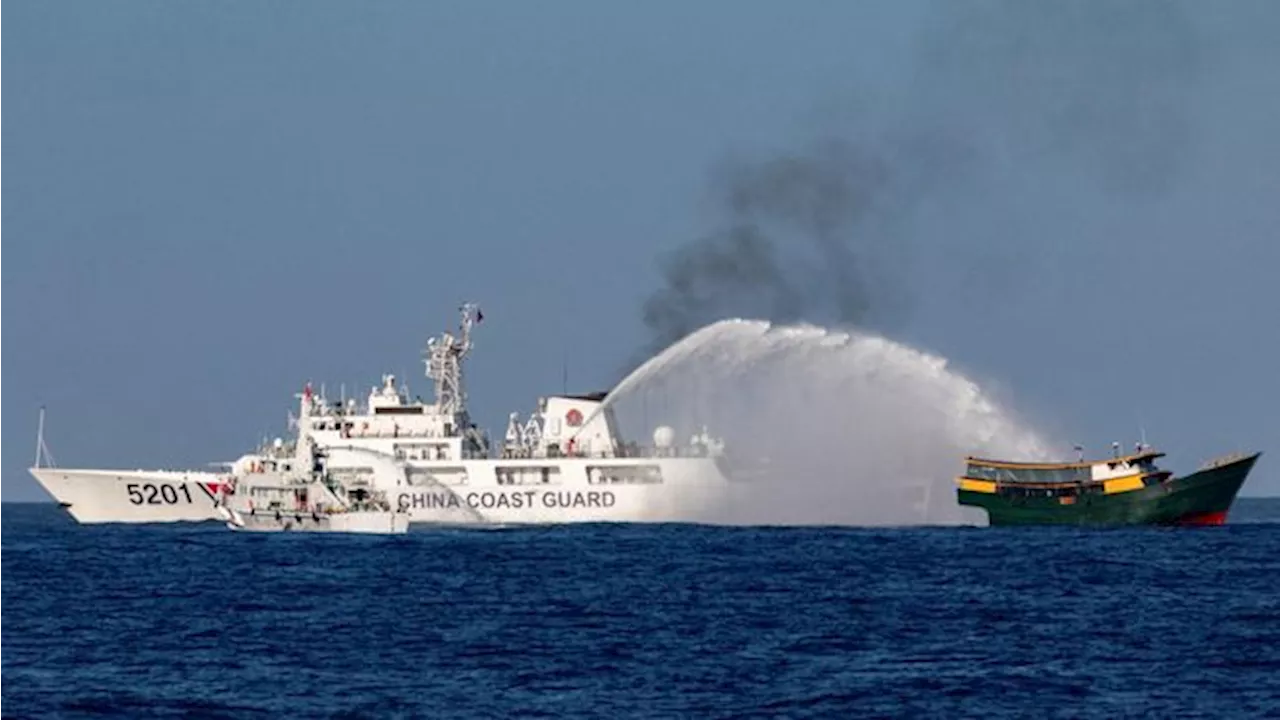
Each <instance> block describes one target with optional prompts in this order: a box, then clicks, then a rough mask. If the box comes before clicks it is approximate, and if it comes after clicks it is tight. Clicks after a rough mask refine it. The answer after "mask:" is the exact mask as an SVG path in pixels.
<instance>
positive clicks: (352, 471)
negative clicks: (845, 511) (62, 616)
mask: <svg viewBox="0 0 1280 720" xmlns="http://www.w3.org/2000/svg"><path fill="white" fill-rule="evenodd" d="M461 312H462V322H461V324H460V327H459V333H458V335H456V336H455V335H453V334H452V333H447V332H446V333H444V334H442V335H441V336H439V337H435V338H431V339H430V340H428V342H427V353H426V360H425V362H426V374H427V377H429V378H431V380H432V381H433V382H434V385H435V401H434V402H432V403H425V402H421V401H417V400H411V399H410V398H409V397H408V395H407V393H406V392H405V391H404V390H403V388H401V387H399V386H397V384H396V379H395V377H394V376H391V375H386V376H384V377H383V381H382V384H381V386H380V387H375V388H373V389H372V391H371V392H370V393H369V396H368V400H367V402H366V403H365V404H364V405H363V406H360V405H359V404H358V403H357V402H356V401H355V400H354V399H351V400H348V401H346V402H342V401H338V402H331V401H329V400H328V399H327V398H325V397H323V396H322V394H317V393H315V392H313V391H312V389H311V386H310V385H309V384H308V385H307V387H306V388H305V389H304V390H303V392H302V394H301V396H300V400H301V402H300V405H299V414H298V417H297V419H296V427H297V432H296V435H295V436H294V437H293V438H291V439H290V440H288V441H285V440H282V439H279V438H277V439H276V441H275V442H274V443H272V444H271V445H270V446H268V447H263V448H260V449H259V451H257V452H255V453H252V454H249V455H245V456H244V457H241V458H240V459H239V460H237V461H236V462H235V463H233V464H232V465H231V468H230V472H229V473H225V474H215V473H202V472H181V471H178V472H173V471H168V472H166V471H120V470H64V469H58V468H49V467H40V466H39V462H37V467H34V468H32V469H31V473H32V475H34V476H35V477H36V479H37V480H38V481H39V482H40V484H41V485H43V486H44V487H45V489H46V490H48V491H49V493H50V494H52V495H53V496H54V498H56V499H57V500H58V501H59V502H60V503H62V505H63V507H65V508H66V509H67V510H68V512H70V513H71V515H72V516H73V517H75V518H76V519H77V520H79V521H80V522H85V523H90V522H169V521H187V520H212V519H218V518H219V517H220V516H219V513H218V511H217V509H216V507H217V505H218V503H219V497H220V495H221V494H222V493H223V485H224V484H226V483H228V482H232V481H234V479H235V478H243V477H246V476H249V475H252V474H254V473H259V472H276V471H282V470H284V471H287V470H289V469H290V467H291V466H292V465H293V464H294V463H297V462H298V460H297V458H299V457H302V455H303V454H305V452H307V451H306V450H304V448H305V447H309V446H312V445H314V446H315V447H316V448H319V449H321V450H323V451H324V453H325V455H326V456H327V464H328V470H329V472H330V473H332V474H333V475H334V476H335V477H338V478H340V479H342V481H343V482H356V479H357V478H364V479H365V480H366V481H367V482H369V483H370V486H371V487H375V488H378V489H379V490H383V491H385V492H386V493H387V496H388V497H389V498H391V500H392V502H393V503H394V507H395V508H396V509H403V510H405V511H407V512H408V513H409V516H410V521H411V522H413V523H431V524H449V525H453V524H464V525H465V524H521V523H566V522H679V521H691V520H695V519H696V518H698V517H700V516H703V515H704V512H703V511H704V510H705V509H706V508H707V507H708V505H709V504H712V503H717V502H720V501H722V499H723V495H722V493H723V492H724V491H725V489H726V487H727V485H728V483H727V477H726V475H725V474H724V473H723V472H722V470H721V466H722V463H721V462H720V458H721V452H722V449H723V448H722V444H721V443H719V442H718V441H716V440H713V439H712V438H710V437H708V436H707V434H706V432H705V430H704V431H703V432H702V433H700V434H698V435H695V436H694V437H693V438H692V439H691V440H690V442H689V444H688V445H686V446H683V447H677V446H676V444H675V442H674V440H675V433H674V431H673V430H672V429H671V428H670V427H665V426H663V427H658V428H656V429H655V430H654V432H653V446H652V447H646V448H642V447H640V446H639V445H638V444H636V443H625V442H623V441H622V440H621V438H620V437H619V433H618V430H617V424H616V420H615V418H614V415H613V412H612V411H611V409H610V408H609V407H608V404H607V402H606V394H604V393H596V394H591V395H556V396H551V397H546V398H542V399H541V400H539V402H538V406H537V408H536V410H535V411H534V412H533V413H532V414H531V416H530V417H529V418H528V419H527V420H526V421H524V422H521V421H520V419H519V417H518V415H517V414H515V413H513V414H512V415H511V417H510V419H509V422H508V425H507V430H506V433H505V436H504V439H503V443H502V446H501V448H499V449H497V452H496V453H495V452H494V451H493V450H492V449H491V447H490V441H489V437H488V435H487V433H485V432H483V431H482V430H480V429H479V428H477V427H476V425H475V424H474V423H472V421H471V418H470V415H469V413H468V411H467V409H466V393H465V389H464V384H463V360H464V359H465V358H466V356H467V355H468V353H469V352H470V351H471V348H472V342H471V331H472V327H473V326H474V324H475V323H476V322H477V321H478V320H479V318H480V317H481V316H480V315H479V311H478V309H477V308H476V307H475V306H474V305H472V304H466V305H463V306H462V308H461Z"/></svg>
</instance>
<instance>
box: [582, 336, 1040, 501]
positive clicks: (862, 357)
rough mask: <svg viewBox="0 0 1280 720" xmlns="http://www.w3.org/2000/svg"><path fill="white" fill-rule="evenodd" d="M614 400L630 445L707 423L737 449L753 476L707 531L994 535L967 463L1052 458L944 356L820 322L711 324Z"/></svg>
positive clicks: (636, 376)
mask: <svg viewBox="0 0 1280 720" xmlns="http://www.w3.org/2000/svg"><path fill="white" fill-rule="evenodd" d="M606 402H607V404H608V405H609V406H610V407H612V408H613V410H614V412H615V414H616V415H617V417H618V420H619V423H620V425H621V426H622V430H623V431H624V433H625V434H627V435H628V436H630V437H646V436H648V435H649V434H650V433H651V432H652V429H653V427H654V426H656V425H658V424H668V425H672V426H673V427H674V428H675V429H676V431H677V433H678V437H682V438H688V437H689V436H690V435H691V434H692V433H693V432H696V431H697V429H698V428H699V427H700V426H701V425H702V424H705V425H707V426H708V430H709V431H710V433H711V434H712V435H713V436H718V437H721V438H723V439H724V440H725V441H726V443H727V449H728V451H729V454H730V456H731V457H732V458H733V459H734V461H735V463H736V464H737V465H738V467H740V468H744V469H742V470H740V471H739V472H736V473H735V478H737V479H738V480H739V481H740V482H735V483H734V484H733V486H732V488H731V489H730V490H728V491H727V492H726V495H725V497H724V498H723V500H722V501H721V502H719V503H716V504H714V506H713V507H712V508H711V509H710V510H708V511H707V516H706V517H705V518H702V519H703V520H705V521H706V522H716V523H732V524H766V525H768V524H837V525H913V524H982V523H984V522H985V514H984V513H982V512H981V511H978V510H973V509H971V508H961V507H959V506H958V505H957V504H956V501H955V485H954V478H955V476H956V475H958V474H960V472H961V471H962V470H963V458H964V456H965V455H986V456H994V457H1007V458H1010V459H1046V458H1047V457H1048V453H1047V452H1046V450H1047V448H1048V447H1050V445H1049V444H1048V443H1046V442H1045V441H1043V440H1042V439H1041V438H1040V436H1039V435H1038V434H1037V433H1036V432H1034V431H1033V430H1031V429H1029V428H1027V427H1025V426H1024V425H1022V424H1021V423H1020V422H1018V421H1017V420H1016V418H1014V417H1013V415H1012V414H1011V413H1010V412H1008V411H1006V410H1005V409H1003V408H1001V407H999V406H997V405H996V404H995V403H994V401H992V400H991V399H990V398H989V397H987V396H986V395H985V394H984V393H983V392H982V390H981V388H979V387H978V386H977V385H976V384H975V383H974V382H973V381H971V380H969V379H968V378H966V377H964V376H963V375H961V374H959V373H956V372H954V371H952V370H951V369H949V368H948V367H947V361H946V359H945V358H942V357H939V356H936V355H931V354H928V353H925V352H921V351H919V350H916V349H914V348H911V347H908V346H906V345H903V344H901V343H897V342H894V341H892V340H889V339H886V338H884V337H881V336H878V335H875V334H871V333H865V332H861V331H857V330H828V329H825V328H821V327H817V326H813V325H773V324H770V323H767V322H763V321H756V320H723V321H720V322H717V323H714V324H712V325H708V326H706V327H704V328H702V329H701V330H698V331H697V332H695V333H693V334H691V335H689V336H687V337H685V338H684V339H682V340H680V341H679V342H677V343H675V344H674V345H672V346H671V347H669V348H668V349H667V350H665V351H664V352H662V353H660V354H658V355H657V356H655V357H653V358H651V359H650V360H649V361H648V362H646V363H645V364H643V365H641V366H640V367H639V368H637V369H636V370H635V371H634V372H633V373H631V374H630V375H629V376H627V378H625V379H624V380H623V381H622V382H621V383H619V385H618V386H617V387H616V388H615V389H614V390H613V392H611V393H610V395H609V398H608V399H607V401H606ZM746 468H750V470H751V471H750V472H748V470H747V469H746Z"/></svg>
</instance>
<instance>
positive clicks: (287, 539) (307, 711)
mask: <svg viewBox="0 0 1280 720" xmlns="http://www.w3.org/2000/svg"><path fill="white" fill-rule="evenodd" d="M2 508H3V516H2V524H0V531H2V535H3V547H2V550H3V555H2V557H3V582H2V583H0V587H2V588H3V606H2V607H3V618H2V623H0V627H2V631H0V632H2V633H3V643H2V645H0V647H2V655H3V658H2V661H3V662H2V669H3V672H2V673H0V676H2V678H3V703H2V706H3V707H2V713H3V716H4V717H6V718H8V717H14V718H17V717H129V718H170V717H175V718H177V717H192V718H194V717H200V718H252V717H281V716H284V717H295V716H305V717H309V718H321V717H334V718H339V717H342V718H357V717H378V718H386V717H432V718H445V717H477V716H500V717H511V716H521V717H539V716H545V717H557V718H572V717H614V716H616V717H655V718H671V717H832V716H836V717H884V716H890V717H945V718H954V717H983V718H988V719H995V718H1014V717H1018V718H1024V717H1062V718H1118V717H1179V718H1192V717H1202V718H1231V717H1248V718H1256V717H1280V500H1241V501H1240V502H1239V503H1238V505H1237V509H1236V511H1235V512H1234V513H1233V516H1232V523H1231V524H1229V525H1227V526H1225V527H1219V528H1187V529H1166V528H1137V529H1116V530H1092V531H1087V530H1076V529H1052V528H1050V529H1045V528H1038V529H1036V528H1019V529H993V528H917V529H875V530H862V529H847V528H723V527H706V526H687V525H652V526H637V525H631V526H627V525H622V526H612V525H582V526H562V527H542V528H508V529H501V530H447V531H429V532H411V533H410V534H409V535H405V536H399V537H360V536H339V535H305V534H237V533H231V532H228V531H226V530H224V529H223V528H222V527H220V526H218V525H215V524H212V523H209V524H200V525H174V526H147V527H138V526H79V525H76V524H75V523H74V522H73V521H72V520H70V519H69V518H68V517H67V516H66V515H65V514H63V512H62V511H61V510H60V509H58V508H57V507H55V506H53V505H48V504H30V505H15V504H8V503H6V504H4V505H3V506H2Z"/></svg>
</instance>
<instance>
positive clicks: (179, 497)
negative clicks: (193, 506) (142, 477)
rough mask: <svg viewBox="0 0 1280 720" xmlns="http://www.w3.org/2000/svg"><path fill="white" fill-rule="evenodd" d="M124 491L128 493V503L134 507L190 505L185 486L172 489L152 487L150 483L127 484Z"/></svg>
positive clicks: (161, 486)
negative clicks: (181, 503)
mask: <svg viewBox="0 0 1280 720" xmlns="http://www.w3.org/2000/svg"><path fill="white" fill-rule="evenodd" d="M126 489H127V490H128V491H129V502H131V503H133V504H134V505H176V504H178V503H180V502H185V503H187V504H190V503H191V491H190V490H188V489H187V486H186V485H185V484H183V485H179V486H177V487H174V486H173V485H152V484H151V483H147V484H145V485H139V484H137V483H129V485H128V486H127V487H126Z"/></svg>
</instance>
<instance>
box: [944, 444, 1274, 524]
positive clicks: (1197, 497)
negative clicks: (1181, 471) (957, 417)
mask: <svg viewBox="0 0 1280 720" xmlns="http://www.w3.org/2000/svg"><path fill="white" fill-rule="evenodd" d="M1260 454H1261V453H1254V454H1253V455H1250V456H1247V457H1244V458H1241V459H1239V460H1234V461H1232V462H1229V463H1226V464H1223V465H1219V466H1218V467H1214V468H1210V469H1206V470H1201V471H1199V472H1196V473H1192V474H1191V475H1187V476H1185V477H1180V478H1174V479H1172V480H1169V481H1168V482H1165V483H1157V484H1154V485H1148V486H1146V487H1144V488H1142V489H1140V490H1132V491H1130V492H1122V493H1115V494H1112V495H1106V494H1103V493H1095V494H1081V495H1080V496H1078V497H1077V498H1076V499H1075V502H1074V503H1072V504H1069V505H1064V504H1062V502H1061V500H1060V499H1059V498H1058V497H1056V496H1053V497H1047V496H1046V497H1033V496H1024V497H1011V496H1006V495H1003V494H1001V493H998V492H997V493H983V492H975V491H972V490H963V489H962V490H957V500H958V501H959V503H960V504H961V505H967V506H971V507H980V508H982V509H984V510H986V511H987V517H988V519H989V521H990V524H991V525H993V526H1002V525H1220V524H1222V523H1223V522H1225V521H1226V517H1227V512H1228V511H1229V510H1230V509H1231V504H1232V502H1234V501H1235V498H1236V494H1237V493H1238V492H1240V486H1241V485H1243V484H1244V480H1245V478H1246V477H1247V476H1248V475H1249V471H1250V470H1252V469H1253V465H1254V463H1255V462H1257V460H1258V456H1259V455H1260Z"/></svg>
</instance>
